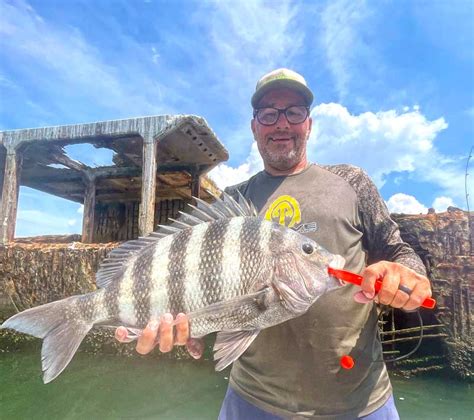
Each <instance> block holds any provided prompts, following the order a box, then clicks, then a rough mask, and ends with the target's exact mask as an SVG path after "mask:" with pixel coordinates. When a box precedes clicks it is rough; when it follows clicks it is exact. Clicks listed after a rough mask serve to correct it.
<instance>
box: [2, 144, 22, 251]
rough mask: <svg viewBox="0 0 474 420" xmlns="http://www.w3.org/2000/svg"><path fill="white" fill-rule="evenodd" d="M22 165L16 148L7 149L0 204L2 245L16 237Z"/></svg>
mask: <svg viewBox="0 0 474 420" xmlns="http://www.w3.org/2000/svg"><path fill="white" fill-rule="evenodd" d="M21 164H22V157H21V155H19V154H18V153H17V152H16V150H15V149H14V148H7V155H6V158H5V172H4V177H3V189H2V201H1V203H0V244H7V243H8V242H10V241H13V239H14V237H15V224H16V212H17V207H18V192H19V188H20V173H21Z"/></svg>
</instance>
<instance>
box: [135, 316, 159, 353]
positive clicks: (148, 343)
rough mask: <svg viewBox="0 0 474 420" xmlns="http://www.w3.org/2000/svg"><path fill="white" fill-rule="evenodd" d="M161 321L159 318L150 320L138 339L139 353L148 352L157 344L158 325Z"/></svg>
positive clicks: (137, 348)
mask: <svg viewBox="0 0 474 420" xmlns="http://www.w3.org/2000/svg"><path fill="white" fill-rule="evenodd" d="M159 326H160V323H159V322H158V321H157V320H153V321H150V322H149V323H148V325H147V326H146V327H145V329H144V330H143V332H142V335H141V336H140V337H139V338H138V340H137V347H136V350H137V353H140V354H148V353H150V352H151V351H152V350H153V349H154V348H155V346H156V341H157V336H158V327H159Z"/></svg>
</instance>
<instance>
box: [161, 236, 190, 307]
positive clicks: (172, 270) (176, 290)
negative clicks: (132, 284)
mask: <svg viewBox="0 0 474 420" xmlns="http://www.w3.org/2000/svg"><path fill="white" fill-rule="evenodd" d="M191 233H192V232H191V229H185V230H182V231H181V232H179V233H177V234H175V237H174V239H173V242H171V246H170V249H169V254H168V277H167V282H166V283H167V290H168V301H169V304H168V307H169V308H171V310H172V312H176V313H173V315H176V314H177V313H179V312H187V307H186V303H185V292H186V289H185V287H184V282H185V280H186V279H185V277H186V265H185V257H186V252H187V248H188V242H189V239H190V237H191Z"/></svg>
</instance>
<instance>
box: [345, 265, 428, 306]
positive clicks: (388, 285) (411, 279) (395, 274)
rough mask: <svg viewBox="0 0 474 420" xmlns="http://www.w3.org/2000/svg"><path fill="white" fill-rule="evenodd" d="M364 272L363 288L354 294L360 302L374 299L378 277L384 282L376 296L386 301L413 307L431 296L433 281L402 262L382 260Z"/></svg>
mask: <svg viewBox="0 0 474 420" xmlns="http://www.w3.org/2000/svg"><path fill="white" fill-rule="evenodd" d="M362 276H363V280H362V283H361V288H362V290H361V291H360V292H358V293H356V294H355V295H354V300H355V301H356V302H360V303H367V302H368V301H370V300H373V299H374V296H375V287H374V286H375V283H376V281H377V280H379V281H381V282H382V284H381V287H380V290H379V292H378V294H377V296H376V297H377V299H376V300H378V302H379V303H381V304H383V305H390V306H392V307H394V308H401V309H404V310H407V311H412V310H414V309H416V308H418V307H420V306H421V304H422V303H423V301H424V300H425V299H426V298H427V297H430V296H431V287H430V281H429V280H428V279H427V278H426V277H424V276H421V275H420V274H418V273H416V272H415V271H413V270H411V269H410V268H408V267H405V266H403V265H401V264H397V263H392V262H388V261H380V262H378V263H376V264H372V265H370V266H368V267H367V268H366V269H365V270H364V272H363V273H362Z"/></svg>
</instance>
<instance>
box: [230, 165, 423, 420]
mask: <svg viewBox="0 0 474 420" xmlns="http://www.w3.org/2000/svg"><path fill="white" fill-rule="evenodd" d="M237 189H238V190H239V191H240V192H241V193H242V195H244V197H246V198H248V199H250V200H251V201H252V202H253V203H254V205H255V206H256V208H257V209H258V211H259V213H260V214H261V215H262V216H264V217H265V218H266V219H269V220H274V221H276V222H279V223H282V224H285V225H286V226H289V227H293V228H295V229H298V230H299V231H300V232H302V233H304V234H305V235H307V236H309V237H311V239H313V240H315V241H316V242H318V243H319V244H320V245H322V246H323V247H325V248H326V249H327V250H328V251H330V252H332V253H335V254H340V255H342V256H343V257H344V258H345V259H346V265H345V266H344V268H345V269H346V270H350V271H353V272H356V273H359V272H361V271H362V270H363V269H364V267H365V266H366V265H368V264H371V263H374V262H376V261H380V260H388V261H394V262H398V263H401V264H404V265H405V266H408V267H410V268H412V269H413V270H415V271H417V272H418V273H420V274H423V275H425V269H424V266H423V264H422V262H421V260H420V259H419V257H418V256H417V255H416V254H415V252H414V251H413V250H412V249H411V248H410V247H409V245H408V244H406V243H404V242H403V241H402V240H401V238H400V233H399V230H398V226H397V225H396V223H395V222H394V221H393V220H392V219H391V218H390V215H389V213H388V210H387V208H386V206H385V203H384V202H383V200H382V198H381V197H380V195H379V193H378V191H377V188H376V187H375V185H374V184H373V182H372V181H371V180H370V178H369V177H368V176H367V175H366V174H365V173H364V172H363V171H362V170H361V169H360V168H357V167H354V166H350V165H335V166H319V165H316V164H313V165H310V166H309V167H308V168H307V169H306V170H304V171H303V172H300V173H298V174H295V175H290V176H271V175H269V174H268V173H266V172H260V173H258V174H256V175H255V176H253V177H252V178H250V179H249V180H248V181H246V182H244V183H242V184H239V185H237V186H234V187H229V188H228V189H227V190H226V191H227V192H228V193H230V194H232V195H234V196H235V195H236V193H237ZM355 291H356V288H355V286H350V285H347V286H345V287H343V288H341V289H339V290H337V291H335V292H333V293H330V294H328V295H325V296H322V297H321V298H320V299H319V300H318V302H317V303H316V304H315V305H313V307H311V308H310V310H309V311H308V312H307V313H306V314H305V315H303V316H301V317H299V318H296V319H294V320H291V321H288V322H286V323H284V324H280V325H277V326H275V327H272V328H268V329H266V330H263V331H262V332H261V333H260V334H259V336H258V337H257V339H256V340H255V342H254V343H253V344H252V345H251V346H250V347H249V349H248V350H247V351H246V352H245V353H244V354H243V355H242V356H241V357H240V359H239V360H237V361H236V362H234V365H233V368H232V372H231V378H230V383H231V386H232V387H233V388H234V389H235V390H236V391H237V392H239V393H240V394H241V395H242V396H243V397H244V398H246V399H247V400H249V401H250V402H252V403H254V404H255V405H257V406H259V407H261V408H263V409H265V410H267V411H270V412H273V413H275V414H278V415H281V416H284V417H292V418H293V417H295V416H303V417H311V418H324V419H344V418H348V419H351V418H352V419H353V418H357V417H359V416H363V415H366V414H369V413H371V412H373V411H374V410H376V409H377V408H379V407H380V406H381V405H383V403H384V402H385V401H386V400H387V399H388V397H389V395H390V393H391V385H390V381H389V378H388V374H387V371H386V367H385V364H384V363H383V358H382V348H381V344H380V340H379V339H378V329H377V311H376V308H375V306H374V305H373V304H367V305H362V304H359V303H356V302H354V300H353V297H352V296H353V294H354V293H355ZM346 354H348V355H351V356H352V357H353V359H354V360H355V366H354V368H353V369H351V370H344V369H342V368H341V367H340V365H339V361H340V358H341V356H343V355H346Z"/></svg>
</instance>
